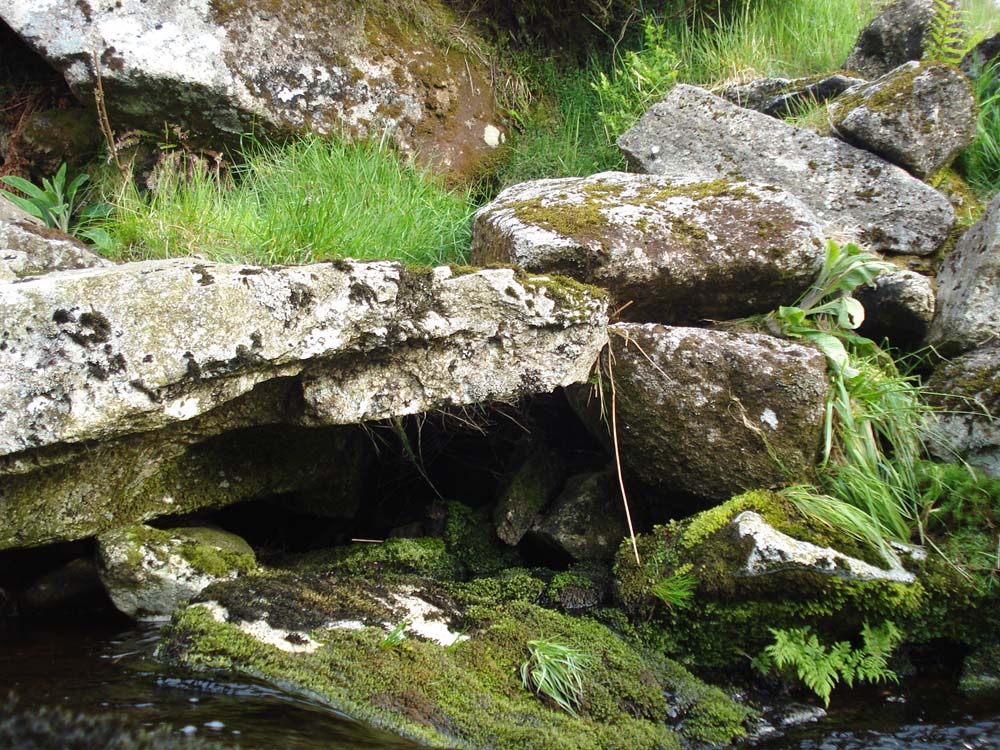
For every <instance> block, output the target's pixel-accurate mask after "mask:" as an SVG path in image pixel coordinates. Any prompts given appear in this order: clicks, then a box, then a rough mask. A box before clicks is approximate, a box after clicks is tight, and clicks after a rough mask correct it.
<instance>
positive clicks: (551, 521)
mask: <svg viewBox="0 0 1000 750" xmlns="http://www.w3.org/2000/svg"><path fill="white" fill-rule="evenodd" d="M531 533H532V537H533V538H534V539H535V540H536V541H537V542H539V543H541V544H543V545H545V546H547V547H550V548H553V549H556V550H559V551H560V552H562V553H563V554H564V555H566V556H568V557H570V558H572V559H573V560H576V561H584V560H611V559H613V558H614V556H615V552H616V551H617V550H618V546H619V545H620V544H621V541H622V539H623V538H624V537H625V536H627V535H628V526H627V525H626V523H625V513H624V511H623V510H622V503H621V500H620V496H619V490H618V484H617V477H616V476H615V475H614V473H613V472H606V471H605V472H600V473H596V474H579V475H577V476H575V477H570V478H569V480H567V482H566V486H565V488H563V491H562V492H561V493H560V494H559V497H557V498H556V499H555V501H554V502H553V503H552V507H551V508H549V509H548V511H546V512H545V514H544V515H542V516H541V517H539V518H538V519H536V520H535V523H534V525H533V526H532V528H531Z"/></svg>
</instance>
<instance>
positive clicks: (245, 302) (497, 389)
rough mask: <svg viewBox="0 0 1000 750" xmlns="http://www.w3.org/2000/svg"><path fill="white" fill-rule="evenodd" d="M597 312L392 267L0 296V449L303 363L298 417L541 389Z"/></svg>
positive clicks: (582, 301) (521, 284) (596, 324)
mask: <svg viewBox="0 0 1000 750" xmlns="http://www.w3.org/2000/svg"><path fill="white" fill-rule="evenodd" d="M606 304H607V303H606V300H605V299H604V298H603V297H602V296H601V295H600V293H599V292H597V291H596V290H590V289H587V288H584V287H581V286H579V285H576V284H572V283H571V282H570V283H564V282H560V281H559V280H556V279H551V278H548V277H525V276H521V277H518V276H517V275H515V273H514V271H511V270H509V269H496V270H488V271H480V272H475V273H464V274H455V273H453V272H452V270H451V269H449V268H448V267H440V268H436V269H417V270H413V269H407V268H405V267H403V266H402V265H400V264H398V263H393V262H373V263H356V262H353V261H341V262H334V263H323V264H315V265H310V266H296V267H272V268H261V267H255V266H240V265H225V264H213V263H204V262H201V261H198V260H193V259H181V260H167V261H147V262H143V263H132V264H126V265H122V266H114V267H110V268H94V269H87V270H82V271H72V272H63V273H57V274H48V275H46V276H43V277H40V278H37V279H32V280H29V281H24V282H21V283H17V284H5V285H0V317H2V319H3V320H4V330H3V332H2V343H0V455H6V454H12V453H16V452H19V451H25V450H28V449H37V448H40V447H42V446H48V445H54V444H58V443H78V442H81V441H84V440H92V439H108V438H112V437H115V436H119V435H124V434H127V433H134V432H141V431H148V430H152V429H156V428H159V427H163V426H165V425H167V424H171V423H173V422H178V421H182V420H187V419H191V418H193V417H195V416H198V415H199V414H203V413H205V412H207V411H209V410H210V409H212V408H215V407H217V406H219V405H220V404H223V403H225V402H226V401H229V400H231V399H233V398H235V397H236V396H239V395H240V394H242V393H245V392H247V391H248V390H250V389H251V388H252V387H253V386H254V385H256V384H257V383H260V382H263V381H265V380H271V379H274V378H277V377H281V376H292V375H297V374H299V373H301V372H302V371H303V370H306V369H307V370H308V371H307V373H306V374H305V376H304V380H305V383H304V385H303V397H304V400H305V404H306V410H307V413H306V416H305V417H304V418H303V419H304V420H305V421H307V422H309V423H310V424H329V423H337V424H342V423H353V422H361V421H364V420H369V419H380V418H383V417H390V416H399V415H402V414H412V413H417V412H422V411H427V410H429V409H432V408H435V407H439V406H443V405H452V404H465V403H473V402H481V401H488V400H491V399H509V398H516V397H518V396H520V395H524V394H526V393H530V392H537V391H550V390H553V389H555V388H556V387H558V386H562V385H568V384H570V383H573V382H579V381H582V380H585V379H586V378H587V376H588V373H589V371H590V368H591V365H592V364H593V362H594V361H595V359H596V357H597V352H598V351H599V350H600V349H601V347H602V346H603V344H604V341H605V336H606V334H605V332H604V322H605V321H606ZM307 366H308V367H307Z"/></svg>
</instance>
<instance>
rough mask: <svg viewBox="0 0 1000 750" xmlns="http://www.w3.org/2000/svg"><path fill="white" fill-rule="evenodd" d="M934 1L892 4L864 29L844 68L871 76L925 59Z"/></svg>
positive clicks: (925, 0)
mask: <svg viewBox="0 0 1000 750" xmlns="http://www.w3.org/2000/svg"><path fill="white" fill-rule="evenodd" d="M934 1H935V0H897V2H894V3H892V4H891V5H889V6H888V7H887V8H886V9H885V10H883V11H882V12H881V13H880V14H879V15H878V16H876V17H875V18H874V19H873V20H872V22H871V23H869V24H868V25H867V26H866V27H865V28H864V29H862V30H861V33H860V34H859V35H858V40H857V41H856V42H855V43H854V48H853V49H852V50H851V52H850V54H849V55H848V56H847V61H846V62H845V63H844V67H845V68H846V69H847V70H852V71H855V72H857V73H860V74H861V75H862V76H864V77H865V78H869V79H871V78H878V77H879V76H881V75H884V74H886V73H888V72H889V71H890V70H892V69H893V68H896V67H899V66H900V65H902V64H903V63H905V62H909V61H910V60H919V59H920V58H922V57H923V56H924V35H925V34H926V33H927V30H928V29H929V28H930V22H931V19H932V18H933V17H934Z"/></svg>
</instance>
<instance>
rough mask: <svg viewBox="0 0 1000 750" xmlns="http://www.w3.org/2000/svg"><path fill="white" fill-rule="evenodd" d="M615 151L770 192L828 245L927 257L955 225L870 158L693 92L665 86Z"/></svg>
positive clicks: (661, 169) (943, 210) (683, 174)
mask: <svg viewBox="0 0 1000 750" xmlns="http://www.w3.org/2000/svg"><path fill="white" fill-rule="evenodd" d="M618 145H619V147H621V149H622V150H623V151H624V152H625V155H626V156H627V157H628V159H629V162H630V163H631V164H632V165H633V166H634V167H636V168H638V169H640V170H641V171H644V172H649V173H652V174H662V175H666V176H670V177H679V178H682V179H691V178H692V177H697V178H700V179H706V180H715V179H718V178H720V177H723V178H727V179H738V180H750V181H753V182H761V183H768V184H772V185H780V186H781V188H782V189H784V190H785V191H787V192H789V193H791V194H792V195H794V196H795V197H797V198H799V199H800V200H801V201H802V202H803V203H804V204H805V205H806V206H807V207H808V208H810V209H812V211H813V212H814V213H815V214H816V216H817V218H818V219H819V221H820V223H821V225H822V226H823V230H824V232H825V233H826V235H827V236H828V237H831V238H832V239H836V240H838V241H854V242H860V243H863V244H865V245H867V246H869V247H870V248H871V249H873V250H878V251H880V252H890V253H906V254H913V255H929V254H931V253H933V252H934V251H935V250H937V249H938V247H940V245H941V243H942V242H944V240H945V239H946V238H947V236H948V232H949V231H950V229H951V226H952V224H954V221H955V212H954V209H953V208H952V207H951V205H950V204H949V203H948V201H947V199H945V197H944V196H942V195H941V194H940V193H938V192H937V191H936V190H934V189H933V188H932V187H930V186H928V185H925V184H924V183H923V182H921V181H920V180H918V179H916V178H915V177H913V176H912V175H910V174H908V173H907V172H905V171H904V170H902V169H900V168H899V167H896V166H894V165H892V164H889V163H888V162H886V161H884V160H883V159H880V158H879V157H877V156H875V155H874V154H870V153H868V152H866V151H862V150H860V149H857V148H854V147H853V146H851V145H849V144H847V143H844V142H843V141H840V140H838V139H836V138H826V137H823V136H819V135H816V134H815V133H812V132H809V131H807V130H803V129H801V128H796V127H794V126H792V125H789V124H787V123H784V122H781V121H779V120H775V119H774V118H772V117H768V116H767V115H763V114H761V113H759V112H752V111H750V110H746V109H742V108H740V107H737V106H735V105H734V104H731V103H729V102H727V101H726V100H725V99H721V98H719V97H717V96H713V95H712V94H710V93H709V92H707V91H705V90H703V89H699V88H695V87H693V86H687V85H679V86H675V87H674V88H673V89H672V90H671V92H670V94H668V95H667V98H666V99H664V100H663V101H662V102H659V103H658V104H655V105H653V107H652V108H651V109H650V110H649V111H648V112H646V114H645V115H643V117H642V119H641V120H640V121H639V123H638V124H637V125H636V126H635V127H634V128H632V129H631V130H629V131H628V132H627V133H625V134H624V135H622V136H621V137H620V138H619V139H618Z"/></svg>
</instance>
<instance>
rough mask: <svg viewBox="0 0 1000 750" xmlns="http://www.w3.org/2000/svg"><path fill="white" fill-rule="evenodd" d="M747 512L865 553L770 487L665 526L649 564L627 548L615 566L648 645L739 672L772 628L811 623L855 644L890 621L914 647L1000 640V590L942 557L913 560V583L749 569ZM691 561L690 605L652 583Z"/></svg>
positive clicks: (655, 537) (653, 541) (642, 542)
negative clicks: (739, 526)
mask: <svg viewBox="0 0 1000 750" xmlns="http://www.w3.org/2000/svg"><path fill="white" fill-rule="evenodd" d="M744 510H754V511H756V512H758V513H759V514H760V515H762V516H763V517H764V519H765V521H767V522H768V523H769V524H771V525H772V526H774V527H775V528H777V529H778V530H779V531H782V532H784V533H786V534H788V535H790V536H792V537H794V538H797V539H801V540H804V541H808V542H812V543H814V544H818V545H821V546H830V547H833V548H834V549H837V550H839V551H841V552H843V553H845V554H848V555H852V556H855V557H858V556H860V555H861V553H863V552H864V551H865V550H864V549H863V548H861V547H860V546H859V545H858V544H857V543H856V542H853V541H852V540H850V539H848V538H846V537H845V536H844V535H843V534H840V533H838V532H836V531H833V530H831V529H827V528H825V527H822V526H817V525H816V524H815V523H813V522H811V521H809V520H808V519H805V518H802V517H801V516H799V515H798V514H797V513H796V512H795V511H794V509H793V508H792V507H791V506H790V505H789V504H788V503H787V501H785V500H783V499H782V498H781V497H780V496H779V495H777V494H776V493H773V492H766V491H755V492H749V493H746V494H744V495H742V496H739V497H737V498H734V499H733V500H731V501H729V502H728V503H725V504H723V505H721V506H718V507H716V508H713V509H710V510H708V511H705V512H703V513H700V514H698V515H697V516H695V517H694V518H692V519H689V520H686V521H682V522H674V523H671V524H669V525H667V526H661V527H657V528H656V529H654V531H653V532H652V533H650V534H644V535H641V536H640V537H639V539H638V544H639V551H640V555H641V557H642V560H643V564H642V566H641V567H640V566H637V565H636V564H635V561H634V557H633V556H632V552H631V549H630V547H629V546H628V545H623V547H622V549H621V550H620V552H619V555H618V559H617V563H616V568H615V572H616V576H617V585H618V594H619V598H620V600H621V601H622V604H623V606H624V607H625V608H626V610H627V611H628V612H630V613H631V615H632V618H633V621H635V622H636V623H637V627H638V629H639V630H640V632H641V633H642V636H643V638H644V639H645V640H646V641H647V642H648V643H650V644H652V645H655V646H656V647H657V648H660V649H662V650H663V651H664V652H665V653H667V654H668V655H671V656H674V657H677V658H679V659H681V660H682V661H684V662H686V663H691V664H697V665H698V666H699V667H703V668H707V667H722V668H737V667H740V666H741V665H744V664H745V662H746V656H747V655H748V654H749V655H754V654H757V653H759V652H760V651H761V650H762V649H763V648H764V646H766V645H767V644H768V643H770V642H771V640H772V635H771V633H770V630H771V629H772V628H790V627H798V626H801V625H809V626H811V627H813V628H814V629H815V630H816V631H817V632H818V633H819V634H820V635H822V636H823V637H824V638H826V639H828V640H845V639H850V638H852V637H854V636H856V635H857V633H858V632H859V631H860V628H861V626H862V624H863V623H864V622H866V621H867V622H870V623H878V622H882V621H884V620H887V619H888V620H892V621H893V622H895V623H896V624H897V625H898V626H899V627H900V628H901V630H902V632H903V633H904V636H905V638H906V640H907V641H909V642H911V643H924V642H928V641H932V640H934V639H937V638H947V639H950V640H953V641H956V642H959V643H966V644H973V643H979V642H982V640H983V639H986V640H987V641H990V640H991V639H996V637H997V635H996V634H997V632H998V628H997V625H995V624H993V623H992V622H990V619H989V618H988V617H986V616H984V614H983V613H984V612H988V611H990V609H991V608H992V607H995V600H996V599H997V594H996V593H995V592H987V591H983V590H981V589H979V588H977V586H976V585H975V584H974V583H973V582H972V581H971V580H970V579H968V578H965V577H963V575H962V574H961V573H960V572H959V571H958V570H957V569H956V568H955V567H954V566H952V565H950V564H948V563H947V562H945V561H944V560H942V559H941V558H940V556H937V555H932V556H929V557H928V558H927V559H926V560H924V561H909V562H908V565H909V566H910V567H911V568H912V569H913V571H914V572H915V573H916V575H917V582H916V583H913V584H901V583H891V582H886V581H870V582H856V581H846V580H843V579H839V578H833V577H829V576H825V575H822V574H820V573H815V572H807V571H779V572H774V573H770V574H768V575H764V576H741V575H739V574H738V573H737V571H738V570H740V569H741V568H742V567H743V565H744V564H745V562H746V558H747V554H748V552H749V549H748V548H746V547H744V546H743V544H742V543H741V542H740V540H739V538H738V537H737V535H736V534H735V533H734V532H733V531H732V530H731V527H730V525H729V521H730V520H731V519H732V518H734V517H735V516H736V515H737V514H738V513H740V512H742V511H744ZM869 554H871V553H869ZM870 562H874V563H876V564H878V563H879V561H878V560H871V561H870ZM686 566H691V567H690V572H691V574H692V575H693V576H694V577H695V578H697V580H698V582H699V586H698V589H697V592H696V596H695V598H694V599H693V600H692V601H691V602H690V603H689V604H688V605H687V606H685V607H683V608H678V607H673V608H670V607H666V606H664V605H663V604H662V603H661V602H659V601H658V600H657V599H656V597H655V596H653V595H652V593H651V588H652V587H653V586H654V585H655V584H656V583H657V582H658V581H660V580H662V579H663V578H666V577H668V576H669V575H671V574H673V573H675V572H676V571H678V570H680V569H681V568H682V567H686ZM990 602H994V603H993V604H990Z"/></svg>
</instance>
